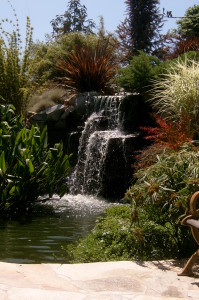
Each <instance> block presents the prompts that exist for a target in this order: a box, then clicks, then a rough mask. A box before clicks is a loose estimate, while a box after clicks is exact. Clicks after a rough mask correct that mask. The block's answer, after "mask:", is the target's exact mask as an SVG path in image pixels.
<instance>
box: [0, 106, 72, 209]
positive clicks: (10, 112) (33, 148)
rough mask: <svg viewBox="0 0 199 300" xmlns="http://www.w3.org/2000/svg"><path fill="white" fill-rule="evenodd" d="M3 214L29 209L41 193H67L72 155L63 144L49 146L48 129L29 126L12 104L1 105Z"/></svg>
mask: <svg viewBox="0 0 199 300" xmlns="http://www.w3.org/2000/svg"><path fill="white" fill-rule="evenodd" d="M0 120H1V122H0V213H2V214H4V213H8V214H9V213H13V212H19V213H20V212H22V211H25V210H26V209H29V208H30V207H31V205H32V204H33V203H34V201H35V200H36V199H37V198H38V197H39V196H44V195H49V197H51V196H52V195H53V194H54V193H57V194H58V195H59V196H63V195H64V194H65V192H67V190H68V187H67V185H66V183H65V178H66V177H67V176H68V174H69V171H70V166H69V157H68V156H67V155H64V153H63V151H62V146H61V144H56V145H55V146H54V148H50V149H49V148H48V145H47V129H46V128H44V130H43V131H42V132H40V130H39V128H38V127H34V126H32V127H31V129H27V128H25V127H24V126H23V120H22V117H19V116H16V115H15V112H14V107H13V106H12V105H8V106H3V105H0Z"/></svg>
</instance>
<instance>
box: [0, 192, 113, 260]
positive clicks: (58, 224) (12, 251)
mask: <svg viewBox="0 0 199 300" xmlns="http://www.w3.org/2000/svg"><path fill="white" fill-rule="evenodd" d="M110 205H113V204H111V203H108V202H106V201H105V200H103V199H98V198H95V197H93V196H82V195H75V196H74V195H65V196H64V197H63V198H62V199H60V200H59V199H58V198H56V196H54V197H53V199H52V200H51V201H47V202H46V203H43V204H42V207H43V208H47V207H48V208H49V207H51V208H52V207H53V211H52V209H51V213H49V214H43V213H42V214H40V215H39V216H38V215H35V216H34V215H33V216H32V217H31V218H30V217H29V218H28V219H27V218H25V217H23V216H22V218H21V219H20V220H14V221H13V220H12V221H5V222H2V221H1V222H0V260H1V261H7V262H16V263H42V262H58V263H67V262H68V258H67V257H66V253H65V252H63V250H62V248H61V246H62V245H67V244H68V243H71V242H74V241H76V240H77V239H78V238H79V237H81V236H85V235H86V234H87V233H88V232H89V231H90V230H91V229H92V228H93V226H94V223H95V220H96V218H97V216H99V215H101V214H103V212H104V210H105V208H107V207H109V206H110Z"/></svg>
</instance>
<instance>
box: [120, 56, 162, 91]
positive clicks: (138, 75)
mask: <svg viewBox="0 0 199 300" xmlns="http://www.w3.org/2000/svg"><path fill="white" fill-rule="evenodd" d="M164 67H165V64H163V63H161V61H160V60H159V59H158V58H157V57H155V56H150V55H147V54H146V53H144V52H143V51H140V52H139V55H135V56H133V58H132V59H131V60H130V64H129V66H127V67H125V68H122V69H120V71H119V77H118V84H119V85H120V86H121V87H122V88H124V89H125V90H126V91H128V92H137V93H141V94H143V95H145V94H146V93H147V92H148V91H149V90H150V89H151V86H152V81H153V80H154V79H157V78H158V77H159V75H160V74H162V73H163V70H164ZM164 72H165V71H164Z"/></svg>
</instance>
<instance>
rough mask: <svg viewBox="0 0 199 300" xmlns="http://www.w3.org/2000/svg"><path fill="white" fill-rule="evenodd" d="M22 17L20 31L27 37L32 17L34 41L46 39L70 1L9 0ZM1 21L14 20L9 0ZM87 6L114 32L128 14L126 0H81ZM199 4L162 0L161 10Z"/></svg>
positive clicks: (176, 12)
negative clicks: (28, 18) (51, 22)
mask: <svg viewBox="0 0 199 300" xmlns="http://www.w3.org/2000/svg"><path fill="white" fill-rule="evenodd" d="M10 2H11V3H12V5H13V7H14V8H15V10H16V13H17V17H18V19H19V25H20V31H21V32H20V33H21V34H22V39H23V38H25V27H26V17H27V16H28V17H30V20H31V26H32V27H33V28H34V30H33V40H34V41H37V40H39V41H45V35H46V34H50V33H51V32H52V26H51V24H50V21H51V20H52V19H54V18H56V15H61V14H63V13H64V12H65V11H66V10H67V5H68V2H69V0H10ZM0 3H1V10H0V20H2V19H3V18H8V19H11V20H14V17H13V12H12V10H11V8H10V5H9V3H8V1H7V0H0ZM81 4H82V5H83V4H84V5H85V6H86V8H87V14H88V18H89V19H92V20H94V21H95V23H96V25H97V26H99V20H100V16H103V18H104V25H105V29H106V31H108V32H112V33H113V32H114V31H115V30H116V28H117V26H118V25H119V24H120V22H122V21H123V20H124V18H125V16H126V4H125V0H100V1H99V0H81ZM194 4H198V5H199V0H197V1H196V0H195V1H194V0H160V11H161V12H162V10H163V8H165V11H172V14H173V16H175V17H181V16H184V14H185V11H186V9H187V8H188V7H191V6H193V5H194ZM175 22H176V19H167V21H166V22H165V24H164V27H163V33H166V32H167V31H168V30H169V29H172V28H175V27H176V23H175Z"/></svg>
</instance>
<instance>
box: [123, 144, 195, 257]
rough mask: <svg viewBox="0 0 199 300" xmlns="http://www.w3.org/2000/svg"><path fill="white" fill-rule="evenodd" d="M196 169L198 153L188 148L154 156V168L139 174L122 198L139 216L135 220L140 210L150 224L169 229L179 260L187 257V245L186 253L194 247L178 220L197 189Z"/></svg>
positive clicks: (151, 167) (186, 209) (187, 232)
mask: <svg viewBox="0 0 199 300" xmlns="http://www.w3.org/2000/svg"><path fill="white" fill-rule="evenodd" d="M198 165H199V150H198V148H194V147H193V146H191V145H189V144H187V145H185V146H184V147H183V148H182V149H181V150H180V151H179V152H170V153H169V154H167V153H165V154H163V155H161V156H157V162H156V163H155V164H153V165H151V166H150V167H149V168H147V169H144V170H140V171H138V173H137V174H136V175H137V181H136V183H135V184H133V185H132V187H131V188H130V189H129V190H128V191H127V192H126V195H125V198H126V200H128V201H131V202H132V204H133V207H134V211H137V212H138V220H139V210H140V209H141V210H143V211H145V212H146V214H147V215H148V218H149V219H150V220H151V221H153V222H155V223H156V224H158V225H161V226H163V227H165V228H168V230H169V228H170V229H171V231H170V232H169V233H170V239H171V241H172V244H173V245H175V246H176V249H177V253H178V255H179V256H183V255H184V254H185V255H186V253H184V250H185V249H187V244H188V242H189V243H190V245H189V249H191V248H192V247H191V245H193V242H191V241H190V238H189V237H190V235H189V231H188V230H187V229H186V228H184V227H183V226H181V224H180V220H181V219H182V217H184V216H185V211H186V213H188V212H189V201H190V197H191V195H192V194H193V193H194V192H195V191H197V190H198V189H199V167H198ZM185 229H186V230H185ZM187 237H188V238H187ZM187 255H188V254H187Z"/></svg>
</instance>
